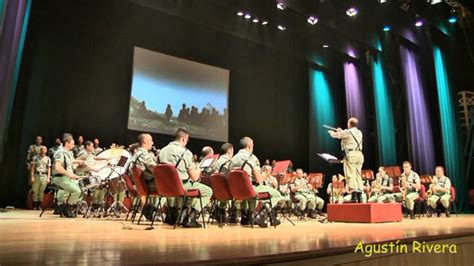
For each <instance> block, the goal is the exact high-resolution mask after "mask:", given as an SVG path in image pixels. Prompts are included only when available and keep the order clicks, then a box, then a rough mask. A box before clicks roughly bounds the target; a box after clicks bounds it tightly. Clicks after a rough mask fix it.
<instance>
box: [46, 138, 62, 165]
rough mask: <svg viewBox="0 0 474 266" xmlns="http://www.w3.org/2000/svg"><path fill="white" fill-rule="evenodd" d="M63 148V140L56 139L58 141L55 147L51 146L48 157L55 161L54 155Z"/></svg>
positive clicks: (55, 142)
mask: <svg viewBox="0 0 474 266" xmlns="http://www.w3.org/2000/svg"><path fill="white" fill-rule="evenodd" d="M61 146H62V143H61V139H60V138H56V140H55V141H54V145H53V146H51V147H50V148H49V150H48V156H49V158H50V159H51V160H53V159H54V154H55V153H56V151H57V150H58V149H59V148H60V147H61Z"/></svg>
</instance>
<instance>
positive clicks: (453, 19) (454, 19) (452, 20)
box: [448, 16, 458, 24]
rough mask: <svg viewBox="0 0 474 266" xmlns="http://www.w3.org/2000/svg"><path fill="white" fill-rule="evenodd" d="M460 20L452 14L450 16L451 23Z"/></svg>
mask: <svg viewBox="0 0 474 266" xmlns="http://www.w3.org/2000/svg"><path fill="white" fill-rule="evenodd" d="M457 21H458V18H457V17H456V16H451V17H449V19H448V22H449V23H451V24H454V23H456V22H457Z"/></svg>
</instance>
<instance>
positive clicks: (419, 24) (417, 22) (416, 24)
mask: <svg viewBox="0 0 474 266" xmlns="http://www.w3.org/2000/svg"><path fill="white" fill-rule="evenodd" d="M415 26H417V27H418V28H419V27H421V26H423V21H421V19H418V20H417V21H416V22H415Z"/></svg>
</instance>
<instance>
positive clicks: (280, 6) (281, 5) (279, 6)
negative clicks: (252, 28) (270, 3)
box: [277, 3, 286, 10]
mask: <svg viewBox="0 0 474 266" xmlns="http://www.w3.org/2000/svg"><path fill="white" fill-rule="evenodd" d="M277 8H278V9H280V10H285V9H286V6H285V5H284V4H283V3H277Z"/></svg>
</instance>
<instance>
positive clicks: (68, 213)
mask: <svg viewBox="0 0 474 266" xmlns="http://www.w3.org/2000/svg"><path fill="white" fill-rule="evenodd" d="M59 207H60V208H61V211H62V213H63V215H64V217H66V218H74V213H73V212H72V208H71V205H68V204H62V205H61V206H59Z"/></svg>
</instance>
